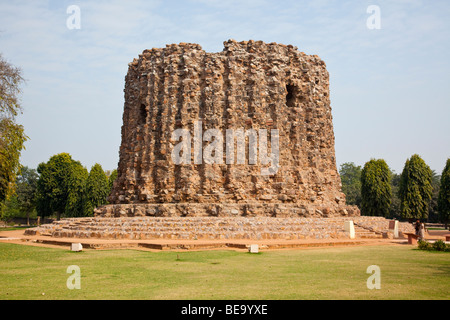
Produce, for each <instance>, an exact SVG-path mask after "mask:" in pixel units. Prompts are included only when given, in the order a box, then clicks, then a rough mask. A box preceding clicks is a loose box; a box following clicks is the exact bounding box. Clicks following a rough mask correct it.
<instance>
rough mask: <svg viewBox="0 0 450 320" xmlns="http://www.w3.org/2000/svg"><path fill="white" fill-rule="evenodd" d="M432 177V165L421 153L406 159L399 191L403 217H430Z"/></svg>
mask: <svg viewBox="0 0 450 320" xmlns="http://www.w3.org/2000/svg"><path fill="white" fill-rule="evenodd" d="M431 177H432V171H431V169H430V167H429V166H428V165H427V164H426V163H425V161H423V159H422V158H421V157H420V156H419V155H417V154H415V155H413V156H411V158H410V159H408V160H406V163H405V166H404V168H403V172H402V174H401V177H400V186H399V191H398V195H399V198H400V213H401V216H402V218H405V219H426V218H427V217H428V206H429V203H430V199H431V196H432V192H433V187H432V185H431Z"/></svg>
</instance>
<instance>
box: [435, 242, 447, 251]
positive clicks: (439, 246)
mask: <svg viewBox="0 0 450 320" xmlns="http://www.w3.org/2000/svg"><path fill="white" fill-rule="evenodd" d="M446 248H447V245H446V244H445V242H444V241H442V240H437V241H436V242H435V243H433V249H434V250H437V251H445V249H446Z"/></svg>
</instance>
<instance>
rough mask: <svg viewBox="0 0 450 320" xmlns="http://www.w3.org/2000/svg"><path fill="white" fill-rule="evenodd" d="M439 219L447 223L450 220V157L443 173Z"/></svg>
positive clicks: (439, 198)
mask: <svg viewBox="0 0 450 320" xmlns="http://www.w3.org/2000/svg"><path fill="white" fill-rule="evenodd" d="M438 210H439V219H440V220H441V221H442V222H443V223H445V227H446V228H447V224H448V222H449V220H450V158H449V159H447V163H446V164H445V168H444V170H443V171H442V175H441V186H440V189H439V197H438Z"/></svg>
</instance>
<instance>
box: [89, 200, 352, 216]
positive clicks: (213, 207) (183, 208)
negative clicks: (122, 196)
mask: <svg viewBox="0 0 450 320" xmlns="http://www.w3.org/2000/svg"><path fill="white" fill-rule="evenodd" d="M94 213H95V216H96V217H144V216H150V217H239V216H243V217H254V216H259V217H283V218H286V217H289V218H298V217H305V218H306V217H317V218H327V217H354V216H359V215H360V211H359V209H358V207H356V206H347V205H339V204H336V205H335V206H323V205H301V204H297V203H260V202H258V203H220V204H217V203H148V204H144V203H137V204H109V205H104V206H101V207H99V208H97V209H95V212H94Z"/></svg>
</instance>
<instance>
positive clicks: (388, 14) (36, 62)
mask: <svg viewBox="0 0 450 320" xmlns="http://www.w3.org/2000/svg"><path fill="white" fill-rule="evenodd" d="M70 5H77V6H78V7H79V8H80V17H81V24H80V26H81V29H79V30H77V29H73V30H70V29H68V28H67V26H66V20H67V19H68V18H69V16H70V14H67V12H66V10H67V7H69V6H70ZM369 5H377V6H378V7H379V8H380V13H381V14H380V21H381V29H374V30H371V29H369V28H367V25H366V21H367V19H368V18H369V17H370V16H371V14H370V13H367V8H368V6H369ZM449 17H450V1H448V0H443V1H439V0H433V1H429V0H423V1H420V0H411V1H407V0H389V1H375V0H371V1H361V0H359V1H358V0H353V1H341V0H339V1H337V0H333V1H332V0H315V1H298V0H295V1H282V0H277V1H269V0H266V1H261V0H250V1H245V0H239V1H238V0H232V1H226V0H210V1H207V0H192V1H137V0H134V1H94V0H90V1H6V0H1V1H0V52H2V54H3V56H4V58H6V59H7V60H8V61H9V62H10V63H12V64H14V65H16V66H20V67H21V68H22V69H23V75H24V77H25V78H26V79H27V82H26V84H25V85H24V86H23V94H22V104H23V107H24V113H23V115H22V116H20V117H19V119H18V120H19V122H21V123H22V124H23V125H24V127H25V130H26V133H27V135H28V136H29V137H30V140H29V141H28V142H27V143H26V150H25V151H24V152H23V154H22V158H21V160H22V163H23V164H24V165H27V166H30V167H33V168H36V167H37V165H38V164H39V163H40V162H46V161H47V160H48V159H49V158H50V156H52V155H54V154H57V153H60V152H68V153H70V154H71V155H72V157H73V158H74V159H76V160H79V161H81V163H82V164H83V165H84V166H86V167H87V168H88V169H90V167H91V166H92V165H94V164H95V163H96V162H98V163H100V164H101V165H102V166H103V168H104V169H105V170H106V169H114V168H116V167H117V163H118V160H119V153H118V152H119V146H120V139H121V137H120V129H121V125H122V111H123V102H124V100H123V88H124V77H125V74H126V72H127V68H128V62H130V61H132V60H133V58H135V57H137V56H138V54H140V53H141V52H142V51H143V50H144V49H147V48H152V47H164V46H165V45H166V44H171V43H179V42H193V43H198V44H200V45H201V46H202V47H203V49H205V50H206V51H210V52H218V51H221V50H222V49H223V41H225V40H228V39H235V40H238V41H242V40H249V39H253V40H263V41H265V42H278V43H283V44H292V45H294V46H297V47H298V48H299V50H300V51H303V52H305V53H307V54H317V55H318V56H320V57H321V58H322V59H323V60H324V61H325V62H326V64H327V68H328V71H329V72H330V76H331V79H330V83H331V84H330V86H331V87H330V90H331V94H330V96H331V106H332V112H333V119H334V133H335V137H336V158H337V164H338V166H339V165H340V164H341V163H344V162H355V163H356V164H358V165H364V163H365V162H366V161H368V160H370V159H371V158H383V159H385V160H386V162H387V163H388V165H389V166H390V167H391V168H392V169H394V170H395V171H396V172H401V170H402V168H403V165H404V163H405V161H406V159H407V158H409V157H410V156H411V155H412V154H415V153H417V154H419V155H421V156H422V158H423V159H424V160H425V161H426V162H427V163H428V164H429V165H430V167H431V168H432V169H433V170H436V171H437V173H438V174H440V173H441V171H442V169H443V167H444V165H445V161H446V159H447V158H448V157H450V80H449V75H450V58H449V49H450V19H449Z"/></svg>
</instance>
